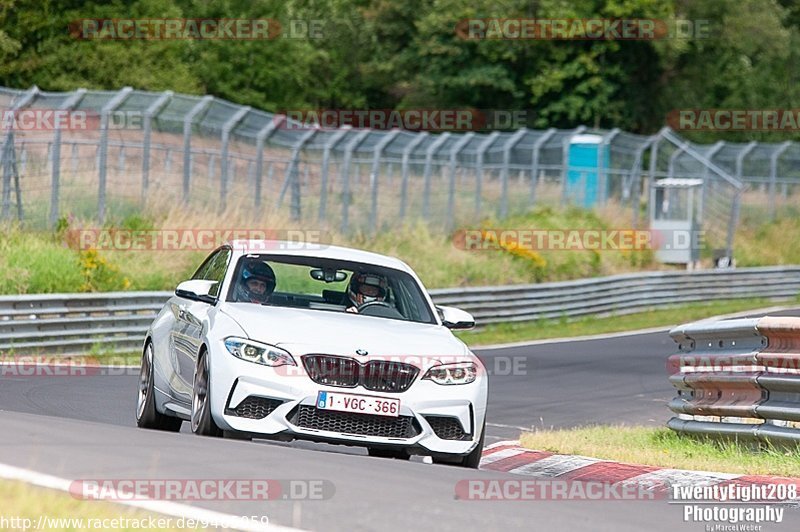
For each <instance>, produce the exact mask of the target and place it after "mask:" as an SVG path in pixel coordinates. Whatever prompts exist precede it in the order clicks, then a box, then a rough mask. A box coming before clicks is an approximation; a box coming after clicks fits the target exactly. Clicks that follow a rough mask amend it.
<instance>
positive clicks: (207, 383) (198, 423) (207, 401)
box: [192, 351, 222, 438]
mask: <svg viewBox="0 0 800 532" xmlns="http://www.w3.org/2000/svg"><path fill="white" fill-rule="evenodd" d="M209 375H210V374H209V371H208V353H206V352H205V351H203V352H201V353H200V356H199V357H198V360H197V368H196V369H195V372H194V385H193V386H192V432H194V433H195V434H199V435H201V436H212V437H215V438H218V437H220V436H222V430H221V429H220V428H219V427H218V426H217V424H216V423H214V418H213V417H212V416H211V379H210V377H209Z"/></svg>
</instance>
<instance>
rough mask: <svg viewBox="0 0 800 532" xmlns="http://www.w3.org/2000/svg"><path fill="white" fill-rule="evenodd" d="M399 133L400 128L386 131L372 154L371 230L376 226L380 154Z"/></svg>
mask: <svg viewBox="0 0 800 532" xmlns="http://www.w3.org/2000/svg"><path fill="white" fill-rule="evenodd" d="M399 134H400V130H399V129H394V130H392V131H390V132H388V133H386V134H385V135H384V136H383V138H382V139H381V140H379V141H378V143H377V144H375V150H374V152H373V156H372V169H371V170H370V173H369V186H370V194H371V196H372V201H371V206H370V215H369V226H370V229H371V230H372V231H375V230H376V229H377V227H378V178H379V173H380V164H381V155H382V154H383V150H384V149H385V148H386V146H388V145H389V143H391V142H392V141H393V140H394V139H395V138H397V135H399Z"/></svg>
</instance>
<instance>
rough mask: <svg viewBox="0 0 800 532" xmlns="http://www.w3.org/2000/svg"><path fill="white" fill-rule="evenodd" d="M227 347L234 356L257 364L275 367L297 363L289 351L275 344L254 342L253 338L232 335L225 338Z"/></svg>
mask: <svg viewBox="0 0 800 532" xmlns="http://www.w3.org/2000/svg"><path fill="white" fill-rule="evenodd" d="M225 348H226V349H227V350H228V352H229V353H230V354H232V355H233V356H235V357H238V358H241V359H242V360H247V361H248V362H255V363H256V364H263V365H265V366H273V367H275V366H296V365H297V363H296V362H295V361H294V359H293V358H292V355H290V354H289V352H288V351H284V350H283V349H281V348H279V347H275V346H274V345H269V344H262V343H259V342H254V341H253V340H246V339H244V338H236V337H235V336H231V337H230V338H225Z"/></svg>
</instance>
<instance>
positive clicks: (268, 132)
mask: <svg viewBox="0 0 800 532" xmlns="http://www.w3.org/2000/svg"><path fill="white" fill-rule="evenodd" d="M285 120H286V117H285V116H282V115H272V119H271V120H270V121H269V123H268V124H267V125H266V126H264V127H262V128H261V130H260V131H259V132H258V133H257V134H256V176H255V178H256V182H255V191H254V194H255V199H254V205H255V207H256V208H258V207H260V206H261V183H262V177H263V176H264V145H265V144H266V142H267V139H269V138H270V137H271V136H272V134H273V133H274V132H275V130H276V129H277V128H278V126H279V125H280V124H281V123H283V122H284V121H285Z"/></svg>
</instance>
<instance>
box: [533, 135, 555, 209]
mask: <svg viewBox="0 0 800 532" xmlns="http://www.w3.org/2000/svg"><path fill="white" fill-rule="evenodd" d="M555 132H556V128H554V127H551V128H550V129H548V130H547V131H545V132H544V133H542V135H541V136H540V137H539V138H538V139H536V142H534V143H533V148H532V149H531V151H532V153H531V197H530V201H529V203H530V204H531V205H534V204H535V203H536V187H537V186H538V184H539V159H540V155H541V150H542V146H544V145H545V143H546V142H547V141H548V140H550V138H551V137H552V136H553V135H554V134H555Z"/></svg>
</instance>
